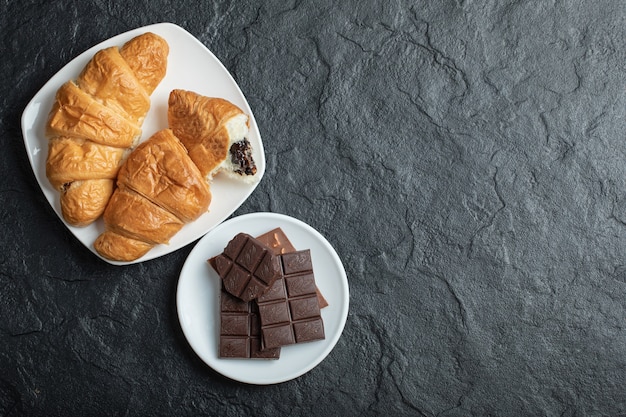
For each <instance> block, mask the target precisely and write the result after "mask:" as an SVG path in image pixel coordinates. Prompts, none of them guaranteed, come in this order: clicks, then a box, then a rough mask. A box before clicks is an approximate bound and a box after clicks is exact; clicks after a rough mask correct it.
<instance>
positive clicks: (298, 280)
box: [256, 249, 325, 349]
mask: <svg viewBox="0 0 626 417" xmlns="http://www.w3.org/2000/svg"><path fill="white" fill-rule="evenodd" d="M280 257H281V261H282V265H283V272H284V276H282V277H280V278H279V279H277V280H276V282H275V283H274V284H273V285H272V286H271V287H270V289H269V290H268V291H267V292H266V293H265V294H263V295H262V296H260V297H259V298H257V300H256V302H257V305H258V308H259V318H260V319H261V333H262V345H263V348H264V349H269V348H276V347H280V346H286V345H290V344H294V343H303V342H310V341H313V340H322V339H324V337H325V335H324V322H323V321H322V317H321V314H320V306H319V302H318V299H317V293H316V285H315V276H314V274H313V263H312V262H311V252H310V250H308V249H307V250H302V251H297V252H291V253H284V254H282V255H280Z"/></svg>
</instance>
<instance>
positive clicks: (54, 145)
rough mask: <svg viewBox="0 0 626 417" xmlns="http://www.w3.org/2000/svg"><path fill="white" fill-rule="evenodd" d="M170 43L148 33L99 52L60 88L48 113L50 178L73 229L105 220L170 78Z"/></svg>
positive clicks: (48, 166) (48, 170) (47, 162)
mask: <svg viewBox="0 0 626 417" xmlns="http://www.w3.org/2000/svg"><path fill="white" fill-rule="evenodd" d="M168 53H169V46H168V44H167V42H166V41H165V40H164V39H163V38H161V37H160V36H158V35H155V34H153V33H145V34H143V35H140V36H137V37H135V38H133V39H131V40H130V41H128V42H127V43H125V44H124V45H123V46H122V47H121V48H118V47H110V48H106V49H102V50H100V51H98V52H97V53H96V54H95V55H94V56H93V58H92V59H91V60H90V61H89V62H88V63H87V65H86V66H85V68H84V69H83V70H82V72H81V73H80V75H79V76H78V78H77V79H76V80H75V81H74V80H71V81H68V82H66V83H65V84H63V85H62V86H61V87H60V88H59V89H58V91H57V93H56V97H55V102H54V104H53V106H52V110H51V111H50V114H49V116H48V122H47V125H46V136H47V137H48V138H49V144H48V157H47V160H46V176H47V177H48V179H49V181H50V183H51V184H52V185H53V187H55V189H57V190H58V191H59V192H60V203H61V212H62V215H63V218H64V219H65V221H66V222H67V223H69V224H71V225H73V226H86V225H88V224H90V223H92V222H93V221H95V220H96V219H97V218H98V217H100V216H101V215H102V213H103V212H104V209H105V207H106V205H107V203H108V202H109V199H110V198H111V195H112V194H113V190H114V188H115V187H114V183H115V179H116V176H117V173H118V171H119V169H120V167H121V165H122V162H123V161H124V159H125V158H126V157H127V155H128V153H129V151H130V150H131V149H132V148H133V147H134V146H136V144H137V142H138V141H139V138H140V137H141V126H142V124H143V120H144V118H145V117H146V114H147V113H148V110H149V109H150V95H151V94H152V92H153V91H154V89H155V88H156V87H157V86H158V84H159V83H160V82H161V80H162V79H163V78H164V77H165V72H166V69H167V56H168Z"/></svg>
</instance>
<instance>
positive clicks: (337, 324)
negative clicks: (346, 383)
mask: <svg viewBox="0 0 626 417" xmlns="http://www.w3.org/2000/svg"><path fill="white" fill-rule="evenodd" d="M276 227H280V228H281V229H282V230H283V231H284V232H285V234H286V235H287V237H288V238H289V240H290V241H291V243H293V245H294V246H295V248H296V249H297V250H303V249H310V250H311V259H312V261H313V272H314V274H315V281H316V284H317V286H318V288H319V290H320V292H321V293H322V295H323V296H324V298H326V300H327V301H328V306H327V307H325V308H323V309H322V310H321V314H322V319H323V321H324V332H325V336H326V338H325V339H324V340H320V341H315V342H308V343H301V344H296V345H290V346H284V347H282V348H281V354H280V359H278V360H266V359H220V358H219V357H218V344H219V314H220V312H219V301H220V278H219V276H218V275H217V273H216V272H215V271H214V270H213V268H211V266H210V265H209V264H208V262H207V260H208V259H209V258H212V257H213V256H215V255H219V254H220V253H222V251H223V250H224V247H225V246H226V244H227V243H228V242H229V241H230V240H231V239H232V238H233V237H234V236H235V235H236V234H237V233H240V232H244V233H248V234H249V235H251V236H259V235H261V234H263V233H266V232H268V231H270V230H272V229H274V228H276ZM349 298H350V297H349V289H348V279H347V277H346V272H345V270H344V268H343V264H342V263H341V259H339V256H338V255H337V252H335V250H334V249H333V247H332V246H331V245H330V243H328V241H327V240H326V239H325V238H324V237H323V236H322V235H321V234H320V233H319V232H317V231H316V230H315V229H313V228H312V227H311V226H309V225H307V224H306V223H304V222H302V221H300V220H297V219H294V218H292V217H289V216H285V215H282V214H275V213H252V214H245V215H242V216H239V217H234V218H232V219H230V220H227V221H225V222H224V223H222V224H220V225H219V226H217V227H216V228H214V229H213V230H211V231H210V232H209V233H207V234H206V235H205V236H204V237H203V238H202V239H200V241H199V242H198V243H197V244H196V246H195V247H194V249H193V250H192V251H191V253H190V254H189V257H188V258H187V260H186V261H185V264H184V266H183V268H182V270H181V273H180V279H179V281H178V289H177V294H176V304H177V308H178V318H179V320H180V324H181V327H182V329H183V333H184V334H185V337H186V338H187V341H188V342H189V344H190V345H191V347H192V349H193V350H194V351H195V352H196V354H197V355H198V356H199V357H200V358H201V359H202V360H203V361H204V362H205V363H206V364H207V365H209V366H210V367H211V368H213V369H214V370H215V371H217V372H219V373H220V374H222V375H224V376H227V377H229V378H231V379H234V380H236V381H240V382H245V383H249V384H258V385H266V384H276V383H280V382H285V381H289V380H291V379H294V378H297V377H299V376H301V375H303V374H304V373H306V372H308V371H309V370H311V369H313V368H314V367H315V366H317V365H318V364H319V363H320V362H321V361H322V360H324V358H325V357H326V356H327V355H328V354H329V353H330V351H331V350H332V349H333V348H334V347H335V345H336V344H337V341H338V340H339V337H340V336H341V333H342V331H343V328H344V325H345V323H346V319H347V317H348V305H349Z"/></svg>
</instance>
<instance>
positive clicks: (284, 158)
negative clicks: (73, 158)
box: [0, 0, 626, 417]
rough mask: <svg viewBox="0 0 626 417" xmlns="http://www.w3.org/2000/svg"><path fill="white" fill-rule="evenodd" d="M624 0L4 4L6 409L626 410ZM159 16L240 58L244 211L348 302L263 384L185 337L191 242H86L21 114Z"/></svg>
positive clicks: (220, 53) (2, 393)
mask: <svg viewBox="0 0 626 417" xmlns="http://www.w3.org/2000/svg"><path fill="white" fill-rule="evenodd" d="M625 18H626V8H625V7H624V3H623V2H621V1H619V0H599V1H587V2H582V1H570V0H565V1H543V2H529V1H510V0H505V1H473V0H444V1H434V2H425V1H417V2H407V1H402V0H400V1H394V2H374V1H364V2H363V1H356V0H348V1H343V2H335V1H316V2H311V1H295V2H294V1H286V2H284V1H244V2H228V1H218V2H190V1H181V2H167V1H162V0H154V1H144V2H140V3H132V2H131V3H129V2H119V3H118V2H111V1H101V0H87V1H81V2H68V1H59V2H35V1H32V0H26V1H19V2H18V1H4V2H2V3H1V4H0V22H1V24H0V36H1V38H2V51H3V59H2V61H1V63H0V65H1V68H2V70H1V74H2V85H1V90H0V100H1V106H0V111H1V114H0V116H1V117H0V137H1V140H2V148H3V151H2V153H1V156H0V199H1V200H0V201H1V204H0V224H1V229H2V233H0V242H1V245H2V246H1V247H2V251H1V252H0V416H22V415H25V416H44V415H45V416H101V415H102V416H104V415H106V416H134V415H177V416H185V415H220V416H239V415H254V416H277V415H290V416H308V415H319V416H331V415H337V416H361V415H364V416H376V415H390V416H440V417H444V416H445V417H451V416H528V415H537V416H568V417H572V416H626V388H625V387H626V322H625V319H626V140H625V139H626V134H625V133H626V124H625V118H624V116H625V104H626V100H625V97H626V45H625V38H626V25H625V23H626V21H625ZM158 22H172V23H175V24H177V25H179V26H181V27H183V28H184V29H186V30H187V31H189V32H190V33H191V34H192V35H194V36H195V37H197V38H198V39H199V40H200V42H202V43H203V44H204V45H205V46H206V47H207V48H209V49H210V50H211V51H212V52H213V53H214V54H215V55H216V56H217V57H218V58H219V59H220V60H221V61H222V62H223V64H224V65H225V67H226V68H227V69H228V71H230V73H231V74H232V75H233V77H234V79H235V80H236V81H237V83H238V84H239V86H240V87H241V89H242V91H243V93H244V94H245V95H246V97H247V99H248V102H249V104H250V106H251V108H252V109H253V112H254V114H255V117H256V120H257V122H258V125H259V129H260V131H261V135H262V137H263V140H264V145H265V152H266V157H267V171H266V174H265V177H264V179H263V180H262V182H261V183H260V184H259V186H258V188H257V189H256V190H255V191H254V193H253V194H252V195H251V197H250V199H249V200H247V201H246V202H245V203H244V204H243V205H242V206H241V207H240V208H239V209H238V210H237V211H236V212H235V214H234V215H235V216H236V215H241V214H245V213H252V212H260V211H269V212H276V213H283V214H287V215H290V216H293V217H295V218H297V219H300V220H302V221H304V222H306V223H308V224H310V225H311V226H313V227H314V228H315V229H317V230H318V231H320V233H322V234H323V235H324V236H325V237H326V238H327V239H328V241H329V242H330V243H331V244H332V245H333V246H334V248H335V249H336V250H337V252H338V254H339V256H340V258H341V259H342V261H343V263H344V266H345V269H346V272H347V276H348V281H349V285H350V311H349V314H348V319H347V323H346V326H345V329H344V331H343V334H342V337H341V338H340V340H339V342H338V343H337V345H336V346H335V348H334V350H333V351H332V352H331V353H330V355H329V356H328V357H327V358H326V359H325V360H324V361H322V362H321V363H320V364H319V365H318V366H317V367H315V368H314V369H312V370H311V371H310V372H308V373H306V374H304V375H302V376H301V377H299V378H296V379H294V380H291V381H288V382H284V383H281V384H276V385H270V386H256V385H247V384H243V383H239V382H235V381H232V380H230V379H228V378H225V377H223V376H221V375H220V374H218V373H216V372H215V371H213V370H212V369H211V368H210V367H209V366H207V365H206V364H205V363H204V362H203V361H202V360H200V359H199V357H198V356H196V354H195V353H194V351H193V350H192V349H191V348H190V346H189V344H188V342H187V340H186V339H185V337H184V335H183V332H182V330H181V327H180V324H179V321H178V317H177V313H176V301H175V295H176V294H175V293H176V285H177V282H178V278H179V274H180V271H181V268H182V265H183V263H184V261H185V259H186V257H187V256H188V254H189V252H190V251H191V249H192V248H193V244H191V245H189V246H186V247H184V248H182V249H180V250H178V251H176V252H174V253H171V254H169V255H167V256H164V257H162V258H158V259H155V260H152V261H148V262H145V263H140V264H136V265H132V266H127V267H117V266H111V265H109V264H107V263H105V262H102V261H100V260H99V259H98V258H96V257H95V256H94V255H93V254H92V253H91V252H90V251H89V250H87V249H86V248H85V247H83V246H82V245H81V244H80V242H78V241H77V240H76V239H75V238H74V237H73V235H72V234H71V233H70V232H69V231H68V230H67V229H66V228H65V226H64V225H63V223H62V222H61V221H60V220H59V219H58V218H57V216H56V215H55V213H54V212H53V211H52V209H51V207H50V206H49V204H48V202H47V200H46V199H45V197H44V195H43V193H42V191H41V189H40V188H39V185H38V183H37V181H36V180H35V177H34V175H33V172H32V170H31V167H30V164H29V162H28V158H27V155H26V152H25V148H24V142H23V139H22V133H21V128H20V117H21V113H22V111H23V110H24V107H25V106H26V104H27V103H28V101H29V100H30V99H31V98H32V97H33V96H34V95H35V93H36V92H37V91H38V90H39V89H40V88H41V87H42V86H43V85H44V83H45V82H46V81H47V80H48V79H49V78H50V77H51V76H52V75H54V74H55V73H56V72H57V71H58V70H59V69H60V68H62V67H63V65H65V64H66V63H67V62H69V61H70V60H71V59H72V58H74V57H76V56H77V55H78V54H80V53H81V52H83V51H85V50H86V49H88V48H90V47H91V46H93V45H95V44H97V43H99V42H101V41H103V40H105V39H107V38H109V37H111V36H114V35H117V34H119V33H122V32H125V31H127V30H130V29H135V28H138V27H141V26H144V25H147V24H151V23H158Z"/></svg>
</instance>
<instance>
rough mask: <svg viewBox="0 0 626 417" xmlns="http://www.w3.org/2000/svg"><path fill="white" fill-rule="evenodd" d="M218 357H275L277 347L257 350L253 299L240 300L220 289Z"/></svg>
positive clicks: (258, 328)
mask: <svg viewBox="0 0 626 417" xmlns="http://www.w3.org/2000/svg"><path fill="white" fill-rule="evenodd" d="M219 357H220V358H251V359H278V358H279V357H280V348H272V349H264V350H262V349H261V324H260V322H259V315H258V307H257V305H256V302H254V301H242V300H240V299H239V298H236V297H234V296H232V295H231V294H229V293H228V292H227V291H225V290H224V289H222V292H221V297H220V342H219Z"/></svg>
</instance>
